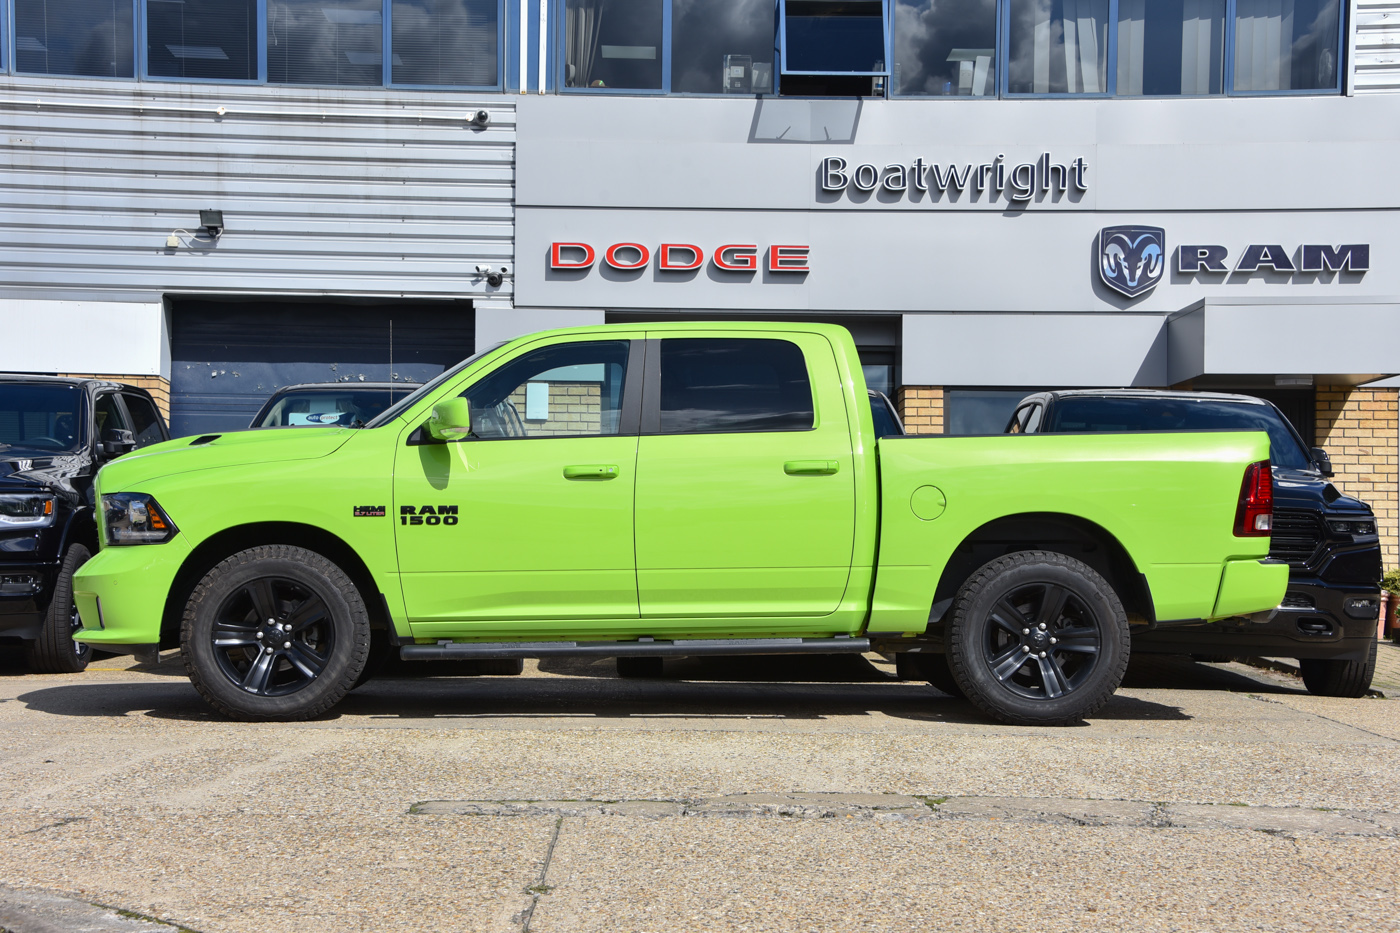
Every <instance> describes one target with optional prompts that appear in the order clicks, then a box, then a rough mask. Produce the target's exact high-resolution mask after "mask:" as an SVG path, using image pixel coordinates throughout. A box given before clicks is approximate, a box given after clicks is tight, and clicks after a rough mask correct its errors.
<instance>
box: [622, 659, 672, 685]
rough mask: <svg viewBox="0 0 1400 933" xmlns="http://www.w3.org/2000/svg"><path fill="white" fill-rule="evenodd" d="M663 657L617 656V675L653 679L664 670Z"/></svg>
mask: <svg viewBox="0 0 1400 933" xmlns="http://www.w3.org/2000/svg"><path fill="white" fill-rule="evenodd" d="M665 666H666V665H665V659H664V658H618V659H617V676H619V677H626V678H629V679H630V678H646V679H653V680H654V679H655V678H657V677H660V676H661V675H662V674H663V673H664V671H665Z"/></svg>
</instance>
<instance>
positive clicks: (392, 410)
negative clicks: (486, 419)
mask: <svg viewBox="0 0 1400 933" xmlns="http://www.w3.org/2000/svg"><path fill="white" fill-rule="evenodd" d="M508 342H509V341H505V340H502V341H501V342H500V343H498V344H494V345H493V346H490V347H487V348H486V349H485V350H482V351H481V352H480V353H474V354H472V355H471V356H469V357H467V358H466V359H465V360H462V362H460V363H458V364H457V365H456V366H453V367H451V368H450V369H444V370H443V371H442V372H441V373H439V374H438V375H436V376H434V377H433V378H432V379H429V380H428V381H427V382H425V383H423V384H422V385H421V386H419V387H418V389H417V390H416V391H413V392H410V393H409V394H408V395H406V396H404V397H403V398H401V399H399V400H398V401H397V402H395V403H394V404H392V405H390V406H389V407H388V408H386V409H384V410H383V411H382V412H380V413H379V414H378V415H377V416H376V417H375V418H373V419H372V420H370V421H369V422H368V423H366V424H365V427H367V428H378V427H382V426H383V425H386V424H388V423H389V422H390V421H393V420H394V419H395V418H397V417H398V416H399V415H401V414H403V413H404V412H405V411H407V410H408V409H409V408H411V407H413V406H414V405H417V404H418V401H419V399H421V398H422V397H423V396H424V395H425V394H426V393H428V392H432V391H433V390H435V389H436V388H437V387H438V386H440V385H442V384H443V383H444V382H446V381H447V380H449V379H451V378H452V377H453V376H455V375H457V374H458V373H460V372H461V371H462V370H464V369H466V368H467V367H468V366H470V365H471V364H473V363H475V362H476V361H477V360H479V359H481V358H482V357H483V356H485V355H486V354H488V353H490V352H492V351H494V350H499V349H500V348H501V347H503V346H505V345H506V344H507V343H508Z"/></svg>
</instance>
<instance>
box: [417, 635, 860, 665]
mask: <svg viewBox="0 0 1400 933" xmlns="http://www.w3.org/2000/svg"><path fill="white" fill-rule="evenodd" d="M869 650H870V639H868V638H852V637H851V636H849V635H837V636H836V637H835V638H684V639H678V640H676V641H653V640H651V639H650V638H644V639H641V640H639V641H507V642H452V641H440V642H438V643H437V644H436V645H404V646H403V647H401V648H400V649H399V657H401V658H403V659H404V660H405V661H461V660H466V659H469V658H699V657H709V656H714V655H724V656H732V655H757V654H864V653H865V652H867V651H869Z"/></svg>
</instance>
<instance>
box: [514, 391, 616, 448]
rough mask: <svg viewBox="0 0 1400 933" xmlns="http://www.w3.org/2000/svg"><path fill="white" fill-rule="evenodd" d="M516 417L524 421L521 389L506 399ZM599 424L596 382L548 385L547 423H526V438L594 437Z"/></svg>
mask: <svg viewBox="0 0 1400 933" xmlns="http://www.w3.org/2000/svg"><path fill="white" fill-rule="evenodd" d="M510 401H511V403H512V404H513V405H515V410H516V411H518V412H520V417H521V418H522V419H524V417H525V385H521V386H520V388H518V389H516V390H515V392H514V393H512V394H511V396H510ZM602 424H603V387H602V385H601V384H599V383H597V382H551V383H550V384H549V420H548V421H526V422H525V433H526V434H527V435H528V436H530V437H548V436H551V435H557V434H598V433H601V431H602Z"/></svg>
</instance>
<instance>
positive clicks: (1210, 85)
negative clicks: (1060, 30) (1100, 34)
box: [1118, 0, 1248, 95]
mask: <svg viewBox="0 0 1400 933" xmlns="http://www.w3.org/2000/svg"><path fill="white" fill-rule="evenodd" d="M1245 2H1248V0H1245ZM1224 72H1225V0H1118V93H1119V94H1125V95H1127V94H1159V95H1171V94H1219V93H1220V88H1221V76H1222V75H1223V74H1224Z"/></svg>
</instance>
